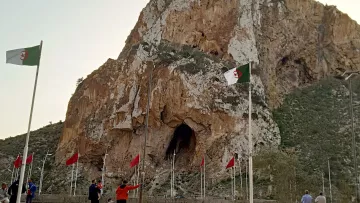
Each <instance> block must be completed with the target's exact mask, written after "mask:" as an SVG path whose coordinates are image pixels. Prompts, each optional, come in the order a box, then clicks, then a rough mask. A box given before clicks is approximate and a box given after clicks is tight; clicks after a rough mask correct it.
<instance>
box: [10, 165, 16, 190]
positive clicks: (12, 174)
mask: <svg viewBox="0 0 360 203" xmlns="http://www.w3.org/2000/svg"><path fill="white" fill-rule="evenodd" d="M14 171H15V166H14V165H13V170H12V172H11V183H10V185H11V184H12V183H13V180H14V179H13V177H14Z"/></svg>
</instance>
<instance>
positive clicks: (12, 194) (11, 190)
mask: <svg viewBox="0 0 360 203" xmlns="http://www.w3.org/2000/svg"><path fill="white" fill-rule="evenodd" d="M19 179H20V177H18V179H17V180H16V181H14V182H13V183H12V184H11V185H10V187H9V190H8V194H9V195H10V203H16V198H17V193H18V189H19ZM25 191H26V188H25V185H22V189H21V193H25Z"/></svg>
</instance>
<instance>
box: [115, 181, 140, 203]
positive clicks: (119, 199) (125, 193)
mask: <svg viewBox="0 0 360 203" xmlns="http://www.w3.org/2000/svg"><path fill="white" fill-rule="evenodd" d="M140 185H141V184H139V185H135V186H131V185H127V181H126V180H124V181H123V183H122V184H121V185H120V186H119V187H118V188H117V190H116V203H126V200H128V199H129V190H135V189H136V188H138V187H140Z"/></svg>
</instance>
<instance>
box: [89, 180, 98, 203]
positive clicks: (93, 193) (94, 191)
mask: <svg viewBox="0 0 360 203" xmlns="http://www.w3.org/2000/svg"><path fill="white" fill-rule="evenodd" d="M88 199H89V200H90V201H91V203H99V200H100V190H99V189H98V188H97V187H96V181H95V180H92V181H91V185H90V187H89V198H88Z"/></svg>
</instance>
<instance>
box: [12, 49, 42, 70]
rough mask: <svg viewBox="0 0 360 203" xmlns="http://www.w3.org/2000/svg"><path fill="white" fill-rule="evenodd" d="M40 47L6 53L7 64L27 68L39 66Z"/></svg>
mask: <svg viewBox="0 0 360 203" xmlns="http://www.w3.org/2000/svg"><path fill="white" fill-rule="evenodd" d="M39 61H40V45H38V46H34V47H28V48H22V49H15V50H10V51H7V52H6V63H10V64H15V65H25V66H36V65H39Z"/></svg>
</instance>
